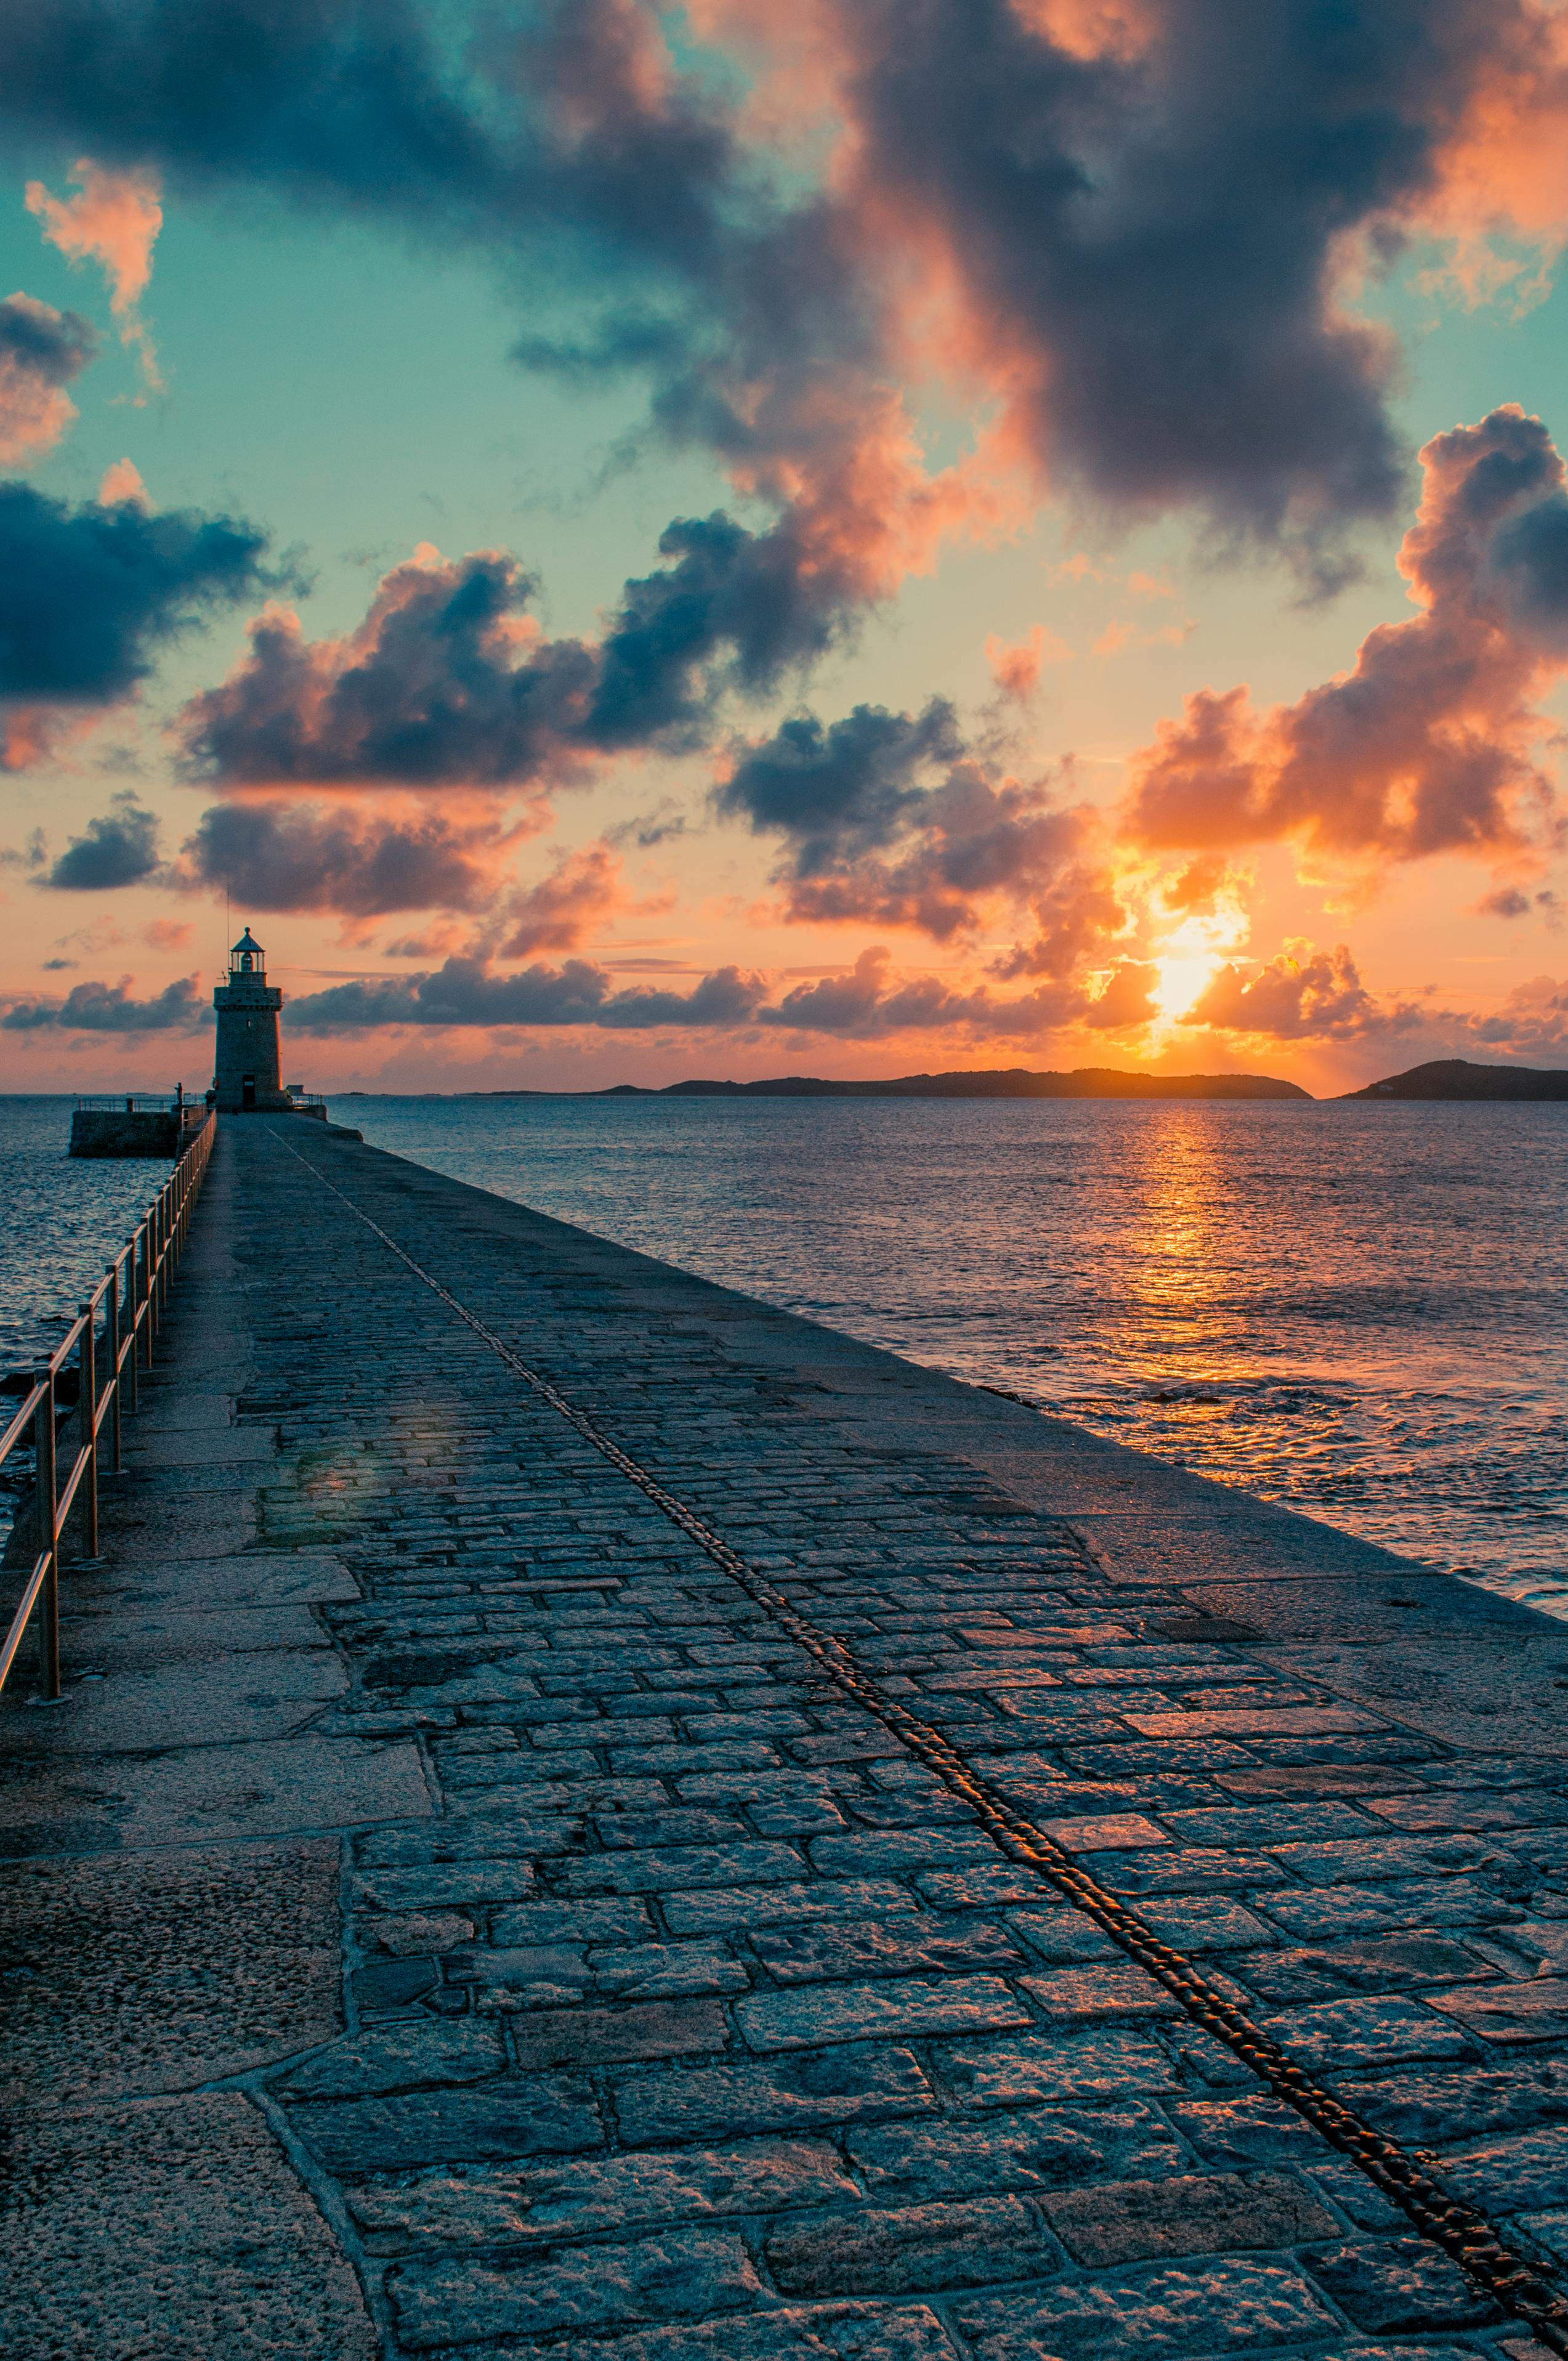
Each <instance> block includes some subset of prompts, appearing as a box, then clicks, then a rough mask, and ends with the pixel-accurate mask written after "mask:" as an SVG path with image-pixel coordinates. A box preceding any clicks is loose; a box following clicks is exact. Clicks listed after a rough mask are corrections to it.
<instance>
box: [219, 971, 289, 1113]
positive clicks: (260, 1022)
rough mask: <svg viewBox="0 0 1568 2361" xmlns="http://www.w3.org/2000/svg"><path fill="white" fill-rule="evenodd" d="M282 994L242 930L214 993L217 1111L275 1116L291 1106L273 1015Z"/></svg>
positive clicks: (277, 1009)
mask: <svg viewBox="0 0 1568 2361" xmlns="http://www.w3.org/2000/svg"><path fill="white" fill-rule="evenodd" d="M282 1005H283V995H282V994H281V993H280V991H279V989H278V987H277V985H276V984H275V983H268V981H267V954H266V952H265V951H264V950H262V948H261V945H260V944H259V943H258V941H257V939H256V938H255V936H254V935H253V934H252V933H251V931H250V928H248V927H247V928H246V930H245V932H244V934H243V935H241V937H240V939H239V940H238V942H237V943H236V945H235V947H234V949H233V950H231V951H230V953H229V975H228V982H227V983H220V984H219V985H218V987H217V990H216V991H215V992H214V994H213V1006H214V1008H215V1009H216V1010H217V1012H218V1062H217V1071H216V1073H215V1074H214V1077H213V1087H214V1091H215V1092H216V1093H217V1104H218V1109H219V1112H220V1113H221V1114H223V1115H242V1114H247V1113H248V1112H249V1111H250V1110H251V1109H253V1108H256V1109H260V1110H271V1111H272V1112H273V1113H277V1114H280V1113H282V1112H284V1111H285V1110H288V1109H291V1108H292V1106H293V1104H294V1101H293V1099H292V1098H291V1096H290V1095H289V1093H287V1092H286V1091H285V1090H284V1089H283V1087H282V1085H281V1083H280V1082H279V1079H278V1076H279V1052H278V1011H279V1010H280V1008H281V1007H282Z"/></svg>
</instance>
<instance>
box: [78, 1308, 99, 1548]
mask: <svg viewBox="0 0 1568 2361" xmlns="http://www.w3.org/2000/svg"><path fill="white" fill-rule="evenodd" d="M81 1310H82V1313H83V1314H84V1315H85V1317H86V1321H87V1325H86V1327H85V1328H83V1330H82V1342H81V1344H80V1345H78V1346H77V1350H76V1366H77V1369H78V1372H79V1377H80V1385H81V1392H80V1397H79V1400H78V1403H77V1415H78V1417H79V1419H80V1420H81V1422H82V1442H83V1444H85V1446H86V1450H87V1467H86V1472H85V1475H84V1477H83V1479H82V1488H83V1492H84V1495H85V1505H84V1507H83V1509H82V1539H83V1541H84V1542H85V1543H86V1548H85V1550H84V1552H83V1554H84V1555H85V1556H87V1557H96V1556H97V1554H98V1338H97V1333H96V1320H95V1316H94V1313H93V1306H92V1304H91V1303H90V1302H88V1303H83V1304H82V1306H81Z"/></svg>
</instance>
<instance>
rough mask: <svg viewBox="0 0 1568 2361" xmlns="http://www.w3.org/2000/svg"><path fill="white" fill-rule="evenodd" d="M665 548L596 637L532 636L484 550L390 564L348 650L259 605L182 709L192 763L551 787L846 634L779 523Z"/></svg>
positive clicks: (288, 779) (305, 774)
mask: <svg viewBox="0 0 1568 2361" xmlns="http://www.w3.org/2000/svg"><path fill="white" fill-rule="evenodd" d="M659 545H660V550H661V553H662V554H663V555H664V556H665V557H667V558H668V559H669V560H670V561H671V562H670V564H669V565H668V566H666V567H664V568H663V569H662V570H661V571H659V572H657V573H654V574H650V575H647V576H644V577H641V578H640V579H638V580H635V581H631V582H629V583H627V585H626V587H625V590H624V592H623V594H622V597H621V599H620V605H619V606H618V607H617V609H615V611H614V612H613V614H612V615H611V616H610V618H609V621H608V622H607V624H606V627H605V630H604V632H603V634H602V636H601V637H600V638H599V639H597V640H579V639H561V640H550V639H546V638H545V637H544V635H543V632H542V631H540V630H539V629H538V627H537V625H536V624H535V623H534V622H533V620H532V618H531V617H530V616H529V615H528V613H527V608H528V602H529V600H530V598H532V594H533V591H534V589H535V587H536V586H535V584H534V581H533V578H532V576H531V575H529V574H527V573H525V572H524V570H523V569H522V567H521V566H520V565H519V564H518V562H517V560H516V559H515V558H513V557H510V556H508V555H504V554H502V553H499V552H495V551H479V552H476V553H475V554H474V555H470V556H468V557H465V558H463V559H461V560H458V561H454V562H452V563H450V564H446V563H443V562H441V561H439V560H433V561H430V562H424V561H418V560H416V561H413V562H411V563H410V564H408V565H404V566H396V567H394V568H393V570H392V572H391V573H389V575H387V576H386V577H384V579H383V580H382V582H381V583H380V585H379V586H378V590H377V594H376V597H375V598H374V600H373V602H372V604H371V607H370V610H369V613H368V614H367V617H366V620H365V621H364V622H363V623H362V624H360V625H359V627H358V628H357V629H356V631H351V632H349V633H347V634H346V635H345V637H343V638H342V639H335V640H316V641H311V640H307V639H306V638H305V636H304V634H303V632H302V630H301V628H300V625H299V623H298V621H297V620H296V618H295V617H294V616H293V615H291V614H289V613H287V612H285V611H284V610H282V609H278V608H269V609H268V610H267V611H266V612H265V613H264V614H263V615H262V616H261V617H260V618H259V619H258V620H257V621H256V622H255V623H253V624H252V626H251V632H250V639H251V647H250V654H249V656H248V657H247V660H246V661H245V662H244V663H243V664H241V665H240V666H239V667H238V669H237V670H236V672H234V673H233V674H231V675H230V676H229V678H228V679H227V680H226V681H225V682H224V683H223V684H222V685H221V686H219V687H217V688H214V689H209V690H207V691H206V692H205V693H204V694H203V695H201V696H199V697H194V698H192V701H191V703H190V704H189V705H188V706H187V707H186V708H184V711H183V713H182V714H181V730H182V731H183V734H184V740H185V745H186V750H187V758H188V763H189V766H190V768H191V770H192V772H193V773H194V774H198V775H200V776H202V777H204V778H208V779H213V780H217V781H221V782H222V783H224V784H225V785H322V786H325V785H372V784H373V785H387V784H391V785H403V786H411V787H421V786H442V785H466V786H498V787H499V786H505V787H517V786H520V785H548V784H551V783H554V782H557V781H560V780H563V779H567V778H570V777H572V776H573V775H575V774H579V773H581V771H582V769H583V766H584V765H585V764H587V763H590V762H592V761H593V760H595V759H596V758H598V757H600V756H603V755H605V754H609V753H611V752H616V751H618V750H620V749H622V748H626V747H633V746H647V745H652V744H659V745H665V746H671V745H678V744H682V743H685V742H688V741H690V740H691V739H692V738H693V736H694V735H696V734H699V725H700V724H703V723H705V722H706V720H707V717H708V716H709V715H710V714H711V712H712V709H713V707H714V705H715V702H716V700H717V699H718V697H719V696H720V695H721V694H722V693H723V691H724V689H725V688H726V686H729V685H730V684H731V683H733V684H734V685H736V686H740V687H741V688H743V689H760V688H763V687H766V686H770V685H772V684H773V682H775V681H776V680H777V679H778V677H779V676H780V675H781V674H782V673H783V672H784V671H785V670H786V669H787V668H789V667H790V666H792V665H795V664H800V663H803V662H804V661H806V659H807V658H808V657H810V656H812V655H814V654H817V653H819V652H820V651H821V650H822V649H823V648H824V647H826V646H827V645H828V643H829V642H830V641H831V639H832V638H833V637H834V636H835V634H836V633H837V632H838V631H839V630H841V629H842V628H843V627H844V624H845V622H846V620H847V617H848V613H849V608H850V598H849V593H848V589H847V586H846V585H845V584H844V583H843V581H842V580H840V579H839V578H838V577H834V576H833V575H832V574H831V573H830V572H828V571H821V572H818V573H817V574H814V575H812V576H811V577H809V578H807V577H806V575H805V574H804V573H803V571H802V569H801V567H800V566H799V565H798V563H797V554H796V552H795V545H794V541H793V537H792V535H791V533H789V532H788V531H787V530H786V529H784V528H782V527H781V528H778V529H775V530H774V531H773V532H770V533H750V532H748V531H747V530H746V529H745V528H744V527H743V526H741V525H738V524H736V523H734V522H733V521H732V520H731V519H730V518H729V517H727V516H723V515H715V516H711V517H706V518H686V519H684V520H681V521H679V522H676V523H674V524H672V525H671V526H670V527H669V528H668V530H667V531H666V532H665V533H664V534H663V538H662V540H661V542H660V544H659Z"/></svg>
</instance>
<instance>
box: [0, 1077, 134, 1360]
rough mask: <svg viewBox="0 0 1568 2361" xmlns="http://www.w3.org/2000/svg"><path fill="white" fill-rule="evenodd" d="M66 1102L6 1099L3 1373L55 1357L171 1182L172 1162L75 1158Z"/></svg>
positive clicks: (2, 1133) (0, 1262)
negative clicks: (79, 1312) (110, 1265)
mask: <svg viewBox="0 0 1568 2361" xmlns="http://www.w3.org/2000/svg"><path fill="white" fill-rule="evenodd" d="M74 1104H75V1102H74V1100H72V1099H69V1098H4V1097H0V1369H12V1368H17V1367H22V1366H24V1365H27V1364H29V1363H31V1362H33V1361H36V1360H37V1359H38V1356H39V1354H40V1352H42V1353H45V1354H48V1353H49V1352H52V1351H53V1349H54V1347H55V1345H57V1344H58V1343H59V1342H60V1336H61V1335H62V1334H63V1333H64V1331H65V1330H66V1329H67V1328H69V1327H70V1325H71V1321H72V1320H73V1319H74V1318H75V1316H76V1307H77V1305H78V1303H79V1302H81V1301H82V1298H83V1296H84V1295H86V1294H87V1293H88V1292H89V1291H90V1290H92V1289H93V1288H94V1287H95V1286H96V1285H97V1283H98V1281H99V1279H102V1277H103V1276H104V1264H105V1263H106V1262H107V1261H108V1259H109V1257H111V1256H112V1255H115V1254H117V1253H118V1252H119V1250H120V1248H121V1246H124V1244H125V1242H126V1239H127V1238H128V1237H129V1235H130V1234H131V1232H132V1231H133V1230H134V1229H135V1227H136V1225H137V1222H139V1221H140V1219H141V1217H142V1214H143V1213H145V1212H146V1210H147V1208H148V1204H149V1203H150V1202H151V1201H152V1199H153V1198H154V1197H156V1196H157V1194H158V1191H159V1189H161V1188H162V1186H163V1183H164V1182H165V1180H168V1178H169V1171H170V1160H169V1159H168V1158H167V1157H156V1156H153V1157H141V1156H137V1157H130V1158H126V1159H125V1160H124V1161H123V1162H122V1161H121V1160H120V1159H118V1158H115V1157H71V1156H69V1155H67V1153H66V1149H67V1148H68V1146H69V1144H70V1140H71V1107H72V1106H73V1105H74Z"/></svg>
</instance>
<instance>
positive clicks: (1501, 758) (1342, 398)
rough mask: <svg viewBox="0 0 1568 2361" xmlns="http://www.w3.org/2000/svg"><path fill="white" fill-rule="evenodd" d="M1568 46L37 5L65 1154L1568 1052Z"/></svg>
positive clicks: (875, 14) (858, 3) (5, 879)
mask: <svg viewBox="0 0 1568 2361" xmlns="http://www.w3.org/2000/svg"><path fill="white" fill-rule="evenodd" d="M1565 244H1568V11H1565V10H1563V9H1560V8H1559V7H1558V6H1556V5H1548V0H1376V5H1372V0H1340V5H1338V6H1336V7H1334V8H1332V9H1328V8H1324V7H1323V6H1322V5H1321V0H1103V5H1102V0H796V5H794V6H793V7H791V8H790V9H787V10H785V9H780V8H779V7H777V6H776V5H762V0H689V5H686V6H685V7H684V8H682V7H660V6H656V5H650V4H649V0H497V4H496V5H490V4H489V0H487V5H484V6H482V7H481V6H478V5H466V0H32V5H29V7H28V8H27V9H26V10H18V11H14V12H11V13H10V14H9V15H8V16H4V17H0V290H5V291H8V292H5V293H4V294H0V799H3V803H4V813H3V818H0V1090H5V1091H26V1090H83V1091H90V1090H99V1089H121V1088H126V1089H129V1088H142V1089H149V1090H150V1089H154V1088H167V1087H170V1086H171V1085H172V1084H173V1083H174V1082H177V1081H182V1082H185V1084H186V1085H187V1086H188V1087H190V1088H193V1089H198V1090H199V1089H200V1088H202V1087H203V1086H204V1084H205V1082H206V1081H207V1080H208V1077H209V1074H210V1070H211V1057H212V1011H211V993H212V988H213V985H214V983H215V982H216V981H217V979H218V976H219V974H220V972H221V970H222V968H223V965H224V962H225V951H226V947H227V945H228V944H229V943H230V942H231V941H232V940H233V939H235V938H236V937H237V935H238V934H239V932H240V930H241V928H242V927H243V926H244V925H245V924H247V923H248V924H250V925H251V926H252V928H254V930H255V932H256V934H257V936H258V938H259V939H260V940H261V942H262V943H263V944H264V945H265V946H266V949H267V956H268V969H269V979H270V980H271V981H272V982H275V983H280V985H281V986H282V988H283V991H284V994H285V1006H284V1016H283V1024H284V1038H285V1043H286V1049H285V1063H286V1069H287V1076H288V1079H289V1080H290V1081H294V1080H298V1081H300V1082H302V1083H303V1084H304V1085H306V1086H307V1087H310V1088H314V1089H320V1090H328V1091H332V1090H338V1091H341V1090H345V1089H350V1088H356V1089H363V1090H389V1091H409V1090H460V1089H480V1090H485V1089H506V1088H509V1087H518V1088H533V1089H593V1088H598V1087H602V1086H604V1085H606V1084H609V1083H615V1082H642V1083H653V1084H656V1083H661V1082H672V1081H675V1080H678V1079H680V1078H682V1077H684V1076H691V1075H707V1076H724V1075H729V1076H734V1077H737V1078H743V1077H747V1076H760V1075H766V1074H778V1073H791V1072H793V1073H816V1074H822V1075H836V1076H843V1075H856V1074H861V1075H890V1074H899V1073H907V1072H912V1071H943V1070H950V1069H952V1068H956V1067H995V1066H1028V1067H1035V1068H1043V1067H1049V1068H1058V1069H1059V1068H1064V1067H1065V1068H1070V1067H1074V1066H1084V1065H1095V1066H1107V1065H1108V1066H1115V1067H1127V1068H1133V1067H1136V1068H1149V1069H1155V1070H1157V1071H1171V1072H1208V1073H1217V1072H1227V1071H1248V1072H1258V1073H1267V1074H1274V1075H1279V1076H1283V1077H1286V1078H1288V1079H1289V1080H1292V1081H1294V1082H1299V1083H1300V1084H1302V1085H1303V1086H1305V1087H1306V1088H1307V1089H1309V1090H1310V1091H1313V1092H1315V1093H1332V1092H1334V1091H1340V1090H1347V1089H1351V1088H1354V1087H1356V1086H1357V1085H1359V1084H1360V1083H1362V1082H1366V1081H1368V1080H1371V1079H1373V1078H1375V1077H1376V1076H1379V1075H1382V1074H1387V1073H1392V1072H1397V1071H1401V1070H1402V1069H1404V1068H1406V1067H1409V1066H1411V1065H1414V1064H1417V1063H1419V1062H1420V1061H1421V1060H1425V1059H1429V1058H1437V1057H1453V1056H1458V1057H1466V1058H1471V1059H1475V1060H1483V1061H1497V1060H1521V1061H1524V1062H1534V1063H1536V1064H1545V1065H1563V1064H1568V935H1565V934H1564V932H1563V917H1564V911H1565V908H1568V880H1565V877H1564V874H1563V869H1564V863H1563V730H1564V723H1565V721H1568V474H1565V470H1564V466H1563V459H1562V457H1561V456H1559V448H1558V440H1559V438H1560V437H1562V438H1565V439H1568V367H1565V364H1568V335H1565V324H1568V309H1565V307H1568V286H1564V285H1563V283H1562V280H1563V271H1562V269H1561V267H1560V266H1561V263H1562V258H1563V247H1564V245H1565Z"/></svg>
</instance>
